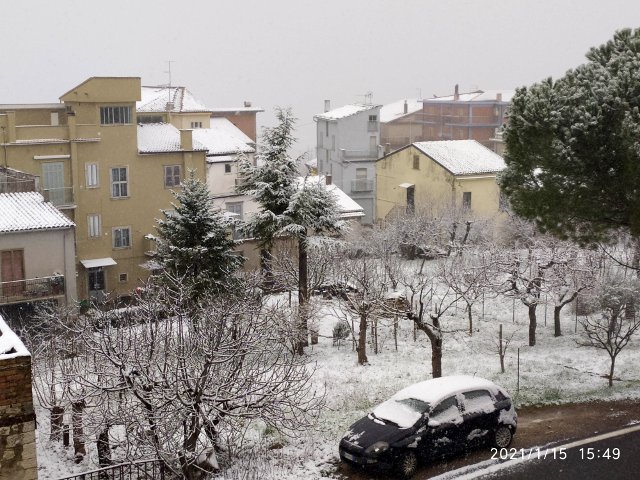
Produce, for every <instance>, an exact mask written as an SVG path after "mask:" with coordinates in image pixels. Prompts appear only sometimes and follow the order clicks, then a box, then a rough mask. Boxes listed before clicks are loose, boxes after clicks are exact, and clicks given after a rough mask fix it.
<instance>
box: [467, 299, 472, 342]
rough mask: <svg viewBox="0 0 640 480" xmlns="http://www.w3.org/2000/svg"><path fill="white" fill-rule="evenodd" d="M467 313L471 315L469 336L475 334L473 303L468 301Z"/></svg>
mask: <svg viewBox="0 0 640 480" xmlns="http://www.w3.org/2000/svg"><path fill="white" fill-rule="evenodd" d="M467 315H468V317H469V336H470V337H471V336H473V312H472V311H471V304H470V303H467Z"/></svg>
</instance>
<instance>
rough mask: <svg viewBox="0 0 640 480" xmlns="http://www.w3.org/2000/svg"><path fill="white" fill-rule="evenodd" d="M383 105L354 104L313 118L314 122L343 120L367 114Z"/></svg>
mask: <svg viewBox="0 0 640 480" xmlns="http://www.w3.org/2000/svg"><path fill="white" fill-rule="evenodd" d="M380 107H381V105H371V104H367V105H365V104H361V103H354V104H351V105H344V106H342V107H339V108H334V109H333V110H329V111H328V112H324V113H319V114H317V115H314V116H313V119H314V120H318V119H320V120H339V119H341V118H345V117H350V116H351V115H355V114H356V113H360V112H366V111H367V110H373V109H375V108H380Z"/></svg>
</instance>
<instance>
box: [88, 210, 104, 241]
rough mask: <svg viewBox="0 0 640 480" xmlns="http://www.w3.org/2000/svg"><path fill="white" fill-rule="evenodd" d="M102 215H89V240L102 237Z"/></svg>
mask: <svg viewBox="0 0 640 480" xmlns="http://www.w3.org/2000/svg"><path fill="white" fill-rule="evenodd" d="M101 223H102V222H101V220H100V214H98V213H90V214H89V215H87V224H88V226H89V238H97V237H100V236H101V235H102V225H101Z"/></svg>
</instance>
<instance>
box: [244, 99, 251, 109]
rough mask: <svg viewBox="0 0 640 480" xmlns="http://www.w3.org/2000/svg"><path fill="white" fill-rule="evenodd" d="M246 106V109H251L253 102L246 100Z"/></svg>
mask: <svg viewBox="0 0 640 480" xmlns="http://www.w3.org/2000/svg"><path fill="white" fill-rule="evenodd" d="M244 106H245V108H249V107H251V102H249V101H247V100H245V101H244Z"/></svg>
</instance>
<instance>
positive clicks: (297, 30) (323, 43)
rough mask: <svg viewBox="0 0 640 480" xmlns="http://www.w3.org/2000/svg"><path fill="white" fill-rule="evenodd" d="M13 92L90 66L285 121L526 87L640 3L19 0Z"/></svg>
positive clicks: (578, 58)
mask: <svg viewBox="0 0 640 480" xmlns="http://www.w3.org/2000/svg"><path fill="white" fill-rule="evenodd" d="M0 26H1V28H2V36H3V45H2V47H0V59H1V63H0V65H1V67H0V103H32V102H57V101H58V98H59V96H60V95H62V94H63V93H65V92H66V91H68V90H70V89H71V88H72V87H74V86H75V85H77V84H79V83H80V82H82V81H83V80H85V79H86V78H88V77H91V76H100V75H107V76H138V77H141V78H142V83H143V85H159V84H166V83H168V81H169V76H168V73H167V71H168V63H167V61H168V60H172V61H173V63H172V64H171V70H172V83H173V85H181V86H186V87H187V88H189V90H191V91H192V93H193V94H194V95H195V97H196V98H198V99H200V100H201V101H202V102H203V103H205V104H206V105H208V106H209V107H212V108H214V107H229V106H240V105H242V102H243V101H244V100H250V101H252V102H253V105H254V106H259V107H262V108H264V109H265V113H263V114H260V115H259V117H258V123H259V125H265V124H266V125H269V124H272V122H273V108H274V107H275V106H290V107H292V108H293V110H294V113H295V115H296V116H297V117H298V118H299V121H298V132H297V136H298V137H299V138H300V142H299V144H298V150H300V151H302V150H306V149H310V148H314V147H315V124H314V123H313V114H315V113H320V112H321V111H322V108H323V101H324V99H330V100H331V105H332V107H338V106H341V105H343V104H345V103H351V102H358V101H360V102H361V101H363V100H364V94H365V93H367V92H372V93H373V102H374V103H380V104H385V103H390V102H393V101H396V100H400V99H404V98H418V97H419V95H422V97H423V98H427V97H431V96H433V95H434V94H436V95H447V94H451V93H452V92H453V87H454V85H455V84H456V83H458V84H459V85H460V89H461V91H466V90H470V89H475V88H480V89H487V90H490V89H514V88H515V87H518V86H522V85H529V84H531V83H533V82H536V81H539V80H541V79H543V78H546V77H549V76H552V77H558V76H561V75H562V74H563V73H564V72H565V71H566V70H568V69H569V68H573V67H575V66H577V65H579V64H580V63H583V62H584V61H585V59H584V54H585V53H586V52H587V50H588V49H589V48H590V47H592V46H596V45H600V44H602V43H604V42H605V41H607V40H608V39H609V38H611V36H612V35H613V33H614V32H615V31H616V30H618V29H620V28H624V27H632V28H634V27H640V1H638V0H317V1H307V0H235V1H226V0H182V1H176V0H174V1H168V0H108V1H105V0H102V1H96V0H55V1H53V0H20V1H17V0H12V1H3V2H2V5H1V6H0Z"/></svg>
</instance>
